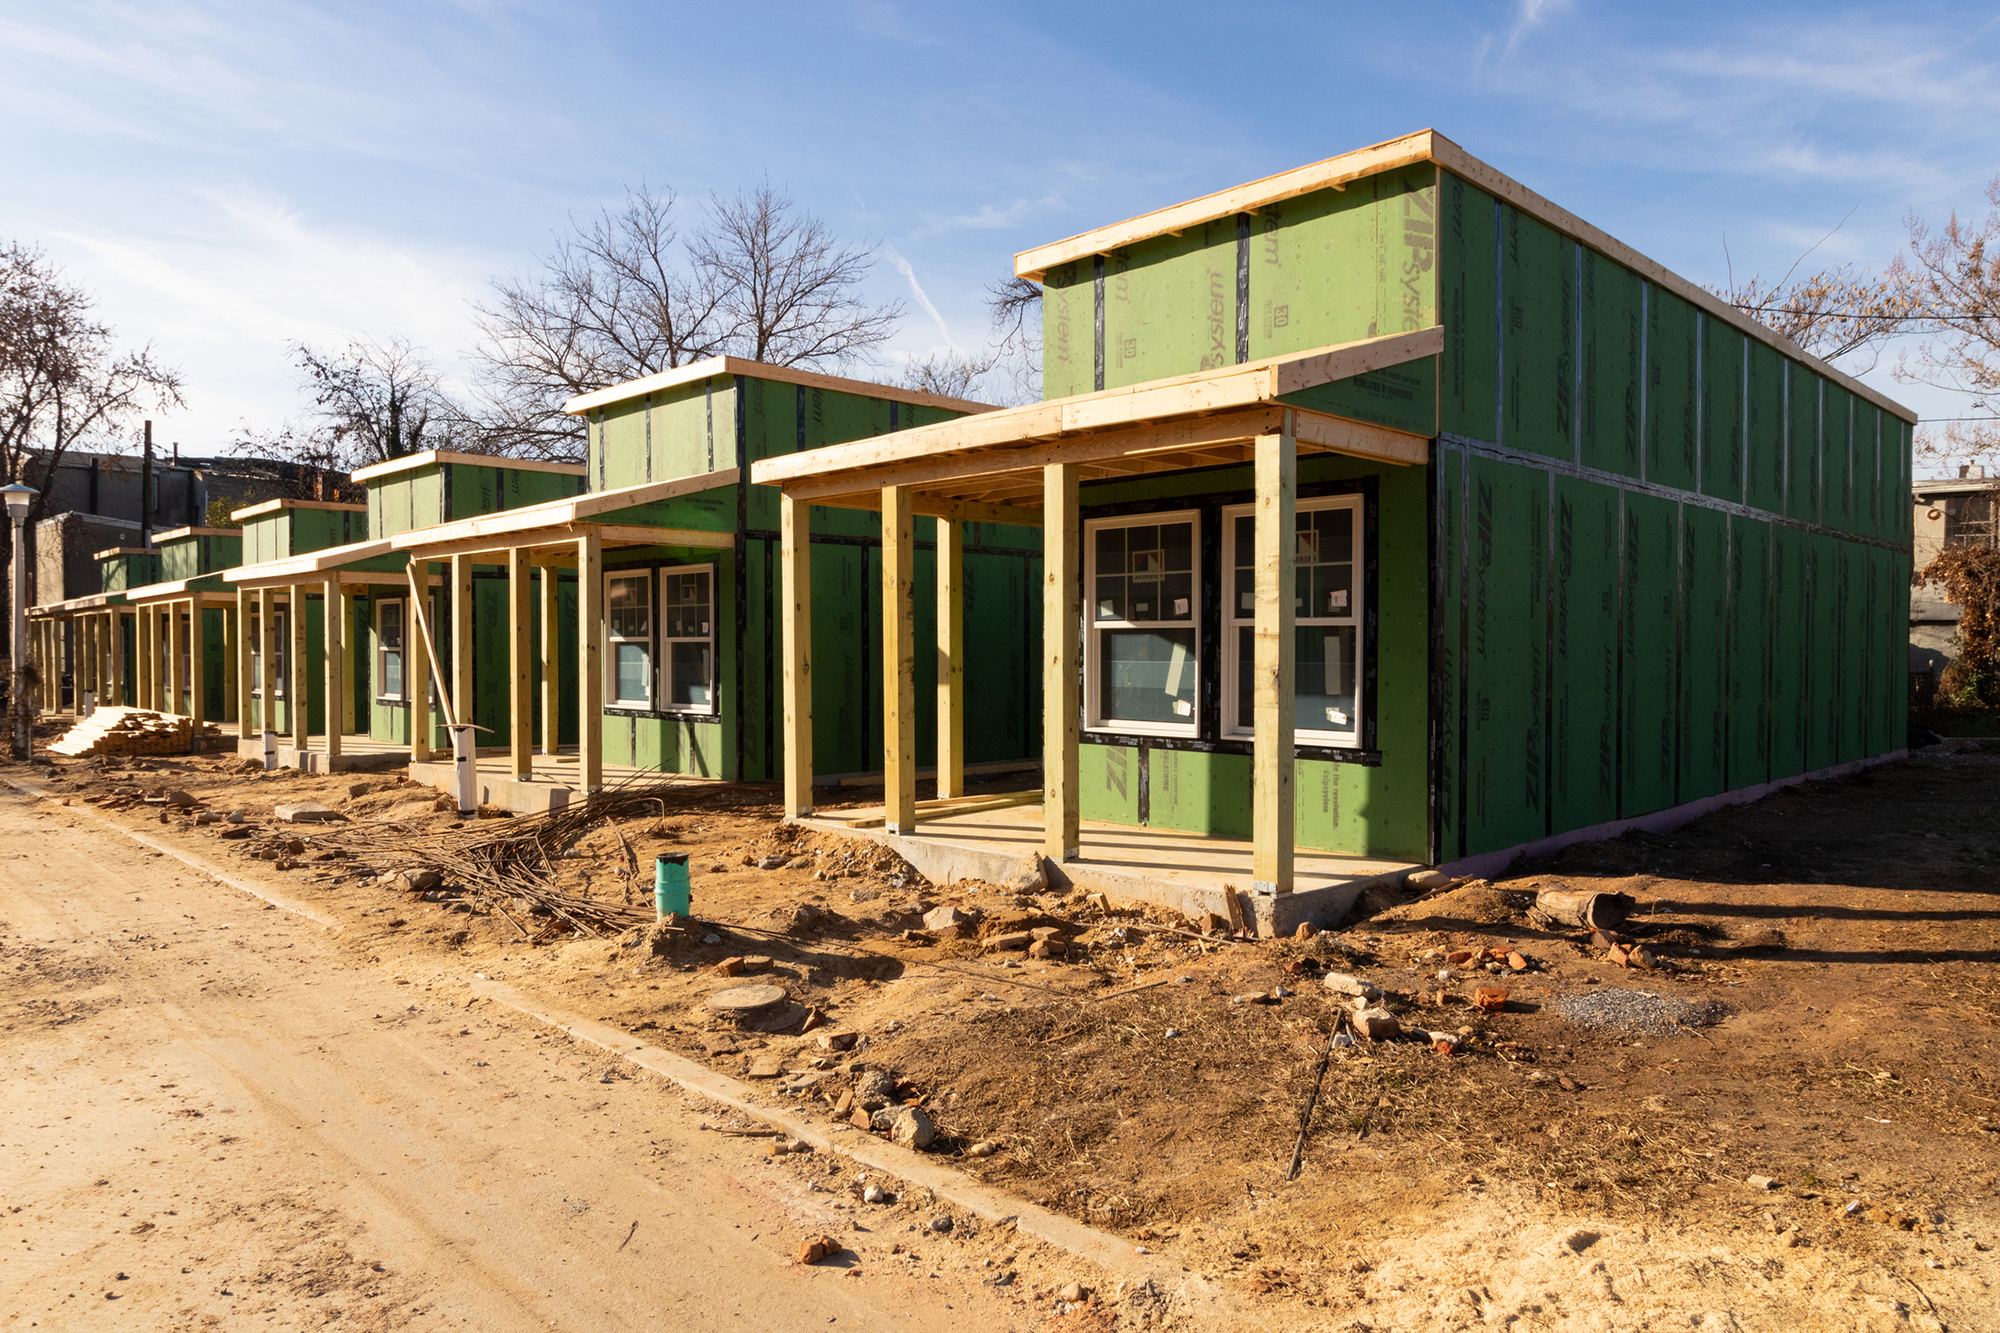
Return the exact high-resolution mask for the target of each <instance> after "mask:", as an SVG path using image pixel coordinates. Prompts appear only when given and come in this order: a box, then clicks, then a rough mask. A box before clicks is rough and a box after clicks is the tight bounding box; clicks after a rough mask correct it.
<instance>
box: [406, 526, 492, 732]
mask: <svg viewBox="0 0 2000 1333" xmlns="http://www.w3.org/2000/svg"><path fill="white" fill-rule="evenodd" d="M430 582H431V565H430V561H428V560H412V561H410V601H409V611H408V614H406V615H405V616H404V617H403V679H404V680H406V681H408V682H409V689H410V762H411V763H413V764H423V763H429V762H430V757H431V651H432V649H431V644H432V640H431V638H430V629H429V626H430V617H429V616H428V615H425V614H423V613H422V611H421V609H420V607H419V604H418V599H419V598H421V597H423V596H424V595H425V591H426V590H427V589H428V588H429V587H430ZM475 753H476V751H475Z"/></svg>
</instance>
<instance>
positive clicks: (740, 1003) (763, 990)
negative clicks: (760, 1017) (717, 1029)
mask: <svg viewBox="0 0 2000 1333" xmlns="http://www.w3.org/2000/svg"><path fill="white" fill-rule="evenodd" d="M789 998H790V997H789V996H787V995H786V994H785V988H784V987H783V986H731V987H729V989H727V990H719V991H717V992H716V993H715V994H713V995H711V996H709V997H708V1007H709V1008H710V1009H713V1010H714V1011H715V1012H716V1013H718V1014H754V1013H756V1012H757V1011H758V1010H760V1009H769V1008H770V1007H771V1006H772V1005H774V1004H783V1003H784V1002H785V1001H786V1000H787V999H789Z"/></svg>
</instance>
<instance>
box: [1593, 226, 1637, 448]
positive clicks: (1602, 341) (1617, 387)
mask: <svg viewBox="0 0 2000 1333" xmlns="http://www.w3.org/2000/svg"><path fill="white" fill-rule="evenodd" d="M1582 265H1583V282H1582V291H1581V293H1580V298H1579V306H1580V308H1581V317H1580V318H1579V320H1578V324H1579V327H1580V331H1581V334H1582V341H1583V356H1582V370H1583V392H1582V394H1581V398H1582V402H1581V404H1580V411H1579V417H1580V428H1579V431H1578V434H1579V437H1580V439H1579V446H1580V447H1579V461H1580V462H1582V464H1583V465H1584V466H1585V467H1592V468H1597V469H1599V470H1601V471H1605V472H1616V473H1618V474H1619V475H1621V476H1626V477H1636V476H1638V475H1639V420H1640V412H1639V407H1640V403H1641V400H1642V395H1641V391H1640V383H1639V380H1640V373H1639V349H1640V347H1641V346H1642V325H1643V323H1644V306H1645V289H1644V284H1642V283H1641V282H1640V281H1639V278H1638V275H1637V274H1635V273H1633V272H1632V271H1631V270H1630V269H1628V268H1625V267H1624V266H1623V265H1620V264H1615V263H1613V262H1612V261H1611V260H1609V259H1606V258H1604V257H1603V256H1602V255H1600V254H1598V253H1597V252H1596V251H1595V250H1585V251H1584V252H1583V257H1582Z"/></svg>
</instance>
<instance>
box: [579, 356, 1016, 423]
mask: <svg viewBox="0 0 2000 1333" xmlns="http://www.w3.org/2000/svg"><path fill="white" fill-rule="evenodd" d="M724 375H743V376H746V377H747V378H750V379H757V380H777V381H779V382H780V383H784V384H802V385H804V386H805V387H806V388H808V389H831V390H833V391H834V392H836V393H851V394H854V395H856V396H858V397H862V398H887V399H892V400H894V401H896V402H899V403H915V404H917V405H918V406H921V407H941V408H944V409H946V410H948V411H952V412H991V411H994V410H995V409H994V407H993V404H991V403H975V402H973V401H972V400H971V399H969V398H946V397H944V396H943V395H942V394H935V393H925V392H923V391H922V390H920V389H903V388H898V387H896V386H895V385H891V384H874V383H870V382H869V381H867V380H852V379H848V378H846V377H844V376H841V375H822V374H820V373H819V372H817V371H812V370H798V369H795V368H794V367H792V366H773V365H769V364H767V363H765V362H762V361H746V360H744V359H742V358H741V357H735V356H712V357H710V358H708V360H706V361H697V362H695V363H694V364H693V365H688V366H680V367H678V368H676V369H674V370H663V371H661V372H660V373H659V374H657V375H648V376H646V377H645V378H643V379H636V380H628V381H626V382H625V383H623V384H614V385H612V386H611V387H610V388H608V389H597V390H595V391H593V392H591V393H583V394H578V395H577V396H576V397H574V398H572V399H570V400H569V401H568V402H566V403H564V404H563V411H565V412H567V413H569V414H570V415H571V416H580V415H581V414H583V413H585V412H588V411H590V410H591V409H592V408H596V407H608V406H610V405H611V404H612V403H622V402H624V401H626V400H627V399H629V398H638V397H640V396H642V395H644V394H649V393H659V392H660V391H662V390H664V389H675V388H679V387H680V386H682V385H684V384H699V383H700V382H701V381H703V380H708V379H715V378H718V377H720V376H724Z"/></svg>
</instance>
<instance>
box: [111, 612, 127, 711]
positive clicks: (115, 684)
mask: <svg viewBox="0 0 2000 1333" xmlns="http://www.w3.org/2000/svg"><path fill="white" fill-rule="evenodd" d="M111 702H112V703H114V704H116V705H117V706H118V707H120V708H123V707H124V706H125V613H124V612H123V611H120V610H119V609H117V608H116V607H113V608H112V609H111Z"/></svg>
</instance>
